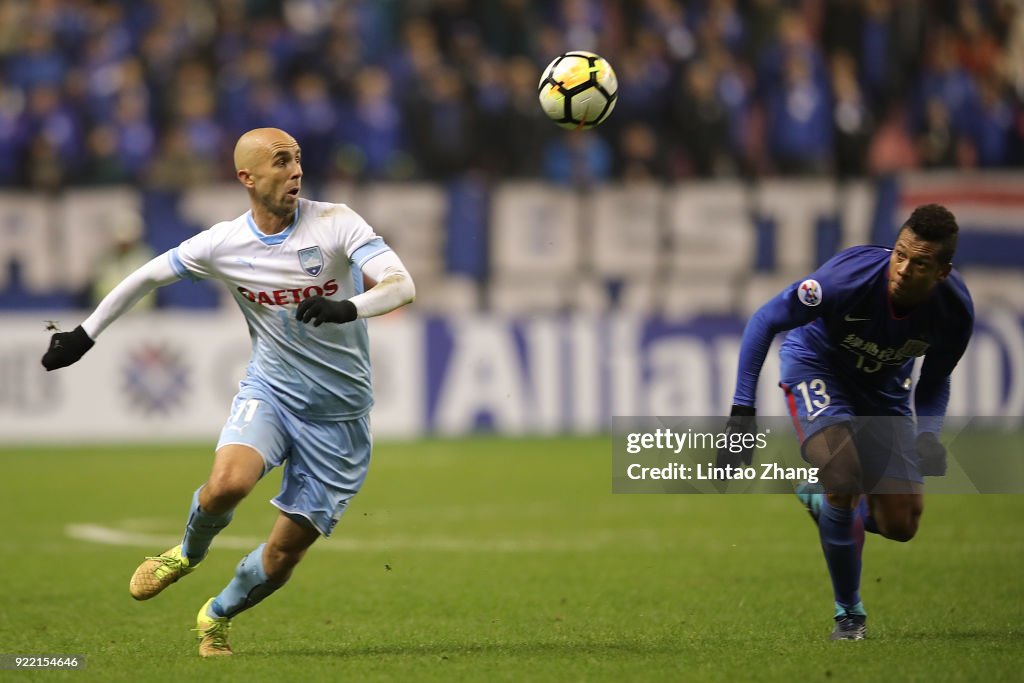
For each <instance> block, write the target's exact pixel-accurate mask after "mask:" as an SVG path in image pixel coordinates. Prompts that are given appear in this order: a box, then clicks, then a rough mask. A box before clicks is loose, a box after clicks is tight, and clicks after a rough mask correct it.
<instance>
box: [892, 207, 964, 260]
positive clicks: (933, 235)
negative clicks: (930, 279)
mask: <svg viewBox="0 0 1024 683" xmlns="http://www.w3.org/2000/svg"><path fill="white" fill-rule="evenodd" d="M903 228H909V229H910V230H911V231H912V232H913V233H914V234H915V235H917V236H918V237H919V238H921V239H923V240H925V241H927V242H935V243H937V244H940V245H941V248H940V249H939V251H938V253H937V254H936V255H935V256H936V258H938V259H939V261H940V262H941V263H952V261H953V254H954V253H955V252H956V242H957V235H958V234H959V232H960V227H959V226H958V225H957V224H956V217H955V216H953V214H952V213H951V212H950V210H949V209H947V208H946V207H944V206H941V205H939V204H924V205H922V206H919V207H917V208H916V209H914V212H913V213H912V214H910V218H908V219H907V222H906V223H904V224H903Z"/></svg>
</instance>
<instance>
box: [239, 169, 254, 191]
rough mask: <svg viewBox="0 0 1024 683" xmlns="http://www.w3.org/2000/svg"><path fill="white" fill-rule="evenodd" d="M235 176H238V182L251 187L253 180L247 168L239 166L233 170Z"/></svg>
mask: <svg viewBox="0 0 1024 683" xmlns="http://www.w3.org/2000/svg"><path fill="white" fill-rule="evenodd" d="M235 177H236V178H238V182H240V183H242V184H243V185H245V186H246V187H249V188H251V187H252V186H253V185H254V184H255V181H254V180H253V179H252V174H251V173H249V169H247V168H240V169H238V170H237V171H236V172H235Z"/></svg>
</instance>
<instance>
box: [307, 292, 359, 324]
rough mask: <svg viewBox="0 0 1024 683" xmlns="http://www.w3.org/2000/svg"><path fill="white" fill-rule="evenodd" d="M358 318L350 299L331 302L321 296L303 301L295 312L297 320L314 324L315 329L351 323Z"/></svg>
mask: <svg viewBox="0 0 1024 683" xmlns="http://www.w3.org/2000/svg"><path fill="white" fill-rule="evenodd" d="M356 316H357V313H356V305H355V304H354V303H352V302H351V301H349V300H348V299H345V300H344V301H331V300H330V299H327V298H324V297H323V296H320V295H319V294H318V295H317V296H311V297H309V298H308V299H306V300H305V301H303V302H302V303H301V304H299V308H298V309H297V310H296V311H295V319H296V320H298V321H300V322H303V323H308V322H312V323H313V327H320V326H321V325H323V324H324V323H339V324H340V323H350V322H352V321H353V320H355V319H356Z"/></svg>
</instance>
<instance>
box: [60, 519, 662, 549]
mask: <svg viewBox="0 0 1024 683" xmlns="http://www.w3.org/2000/svg"><path fill="white" fill-rule="evenodd" d="M64 533H65V535H67V536H68V537H70V538H74V539H76V540H79V541H87V542H89V543H100V544H103V545H118V546H131V547H137V548H147V549H150V550H153V549H160V548H169V547H172V546H175V545H177V544H178V543H181V536H172V535H167V534H150V533H143V532H138V531H123V530H121V529H114V528H111V527H106V526H101V525H99V524H68V525H67V526H66V527H64ZM264 540H266V539H264V538H260V537H256V536H230V535H227V534H223V535H220V536H218V537H217V540H216V545H217V547H218V548H231V549H238V550H249V549H251V548H255V547H256V546H258V545H259V544H260V543H263V542H264ZM622 540H623V537H622V536H621V535H618V534H612V533H602V534H598V535H590V536H588V537H585V538H579V537H577V538H574V539H571V540H569V539H566V540H560V539H552V538H515V539H513V538H506V539H468V538H453V537H445V536H418V537H415V538H410V537H388V538H375V539H359V538H345V537H344V536H339V537H336V538H331V539H328V540H327V541H326V542H323V543H321V544H319V545H318V546H317V547H318V548H321V549H324V550H336V551H345V552H358V551H386V550H433V551H437V550H440V551H465V552H513V553H514V552H535V551H543V552H552V551H554V552H557V551H569V552H574V551H592V550H598V549H601V548H604V547H608V546H613V545H617V544H619V543H621V542H622ZM630 540H631V541H632V543H631V545H635V544H636V541H638V540H639V541H640V545H647V542H650V541H651V540H652V539H638V538H637V537H636V536H635V535H634V534H630ZM645 541H647V542H645Z"/></svg>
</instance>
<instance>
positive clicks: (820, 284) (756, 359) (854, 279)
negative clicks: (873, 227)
mask: <svg viewBox="0 0 1024 683" xmlns="http://www.w3.org/2000/svg"><path fill="white" fill-rule="evenodd" d="M865 254H872V256H871V258H865ZM878 254H879V252H878V248H877V247H853V248H851V249H846V250H845V251H842V252H840V253H839V254H836V255H835V256H833V257H832V258H831V259H829V260H828V261H827V262H825V263H824V264H823V265H822V266H821V267H820V268H818V270H816V271H815V272H813V273H811V275H810V276H809V277H808V278H807V279H805V280H801V281H800V282H794V283H793V284H791V285H790V286H789V287H787V288H786V289H784V290H782V292H780V293H779V294H778V296H776V297H775V298H774V299H772V300H770V301H769V302H768V303H766V304H765V305H764V306H762V307H761V308H760V309H758V311H757V312H756V313H755V314H754V315H753V316H752V317H751V318H750V320H749V321H748V322H747V326H746V328H745V329H744V330H743V341H742V343H741V345H740V358H739V369H738V371H737V373H736V390H735V392H734V393H733V403H734V404H737V405H744V406H753V405H754V399H755V396H756V395H757V380H758V377H759V376H760V374H761V367H762V366H763V365H764V359H765V357H766V356H767V355H768V349H769V348H770V347H771V344H772V339H774V337H775V335H776V334H778V333H779V332H785V331H786V330H792V329H794V328H796V327H800V326H802V325H806V324H808V323H810V322H813V321H814V320H816V319H818V318H822V317H827V316H829V315H830V314H832V313H833V312H834V311H836V310H842V306H843V302H845V301H846V300H847V298H848V297H849V295H850V293H851V292H854V291H856V290H857V288H858V287H861V286H862V285H863V283H864V281H865V279H866V278H868V277H870V275H871V273H872V272H873V270H872V269H873V267H874V266H873V264H874V262H875V261H877V260H878V258H879V256H878ZM882 257H883V258H884V255H883V256H882Z"/></svg>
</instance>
